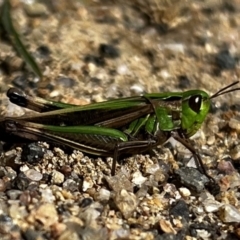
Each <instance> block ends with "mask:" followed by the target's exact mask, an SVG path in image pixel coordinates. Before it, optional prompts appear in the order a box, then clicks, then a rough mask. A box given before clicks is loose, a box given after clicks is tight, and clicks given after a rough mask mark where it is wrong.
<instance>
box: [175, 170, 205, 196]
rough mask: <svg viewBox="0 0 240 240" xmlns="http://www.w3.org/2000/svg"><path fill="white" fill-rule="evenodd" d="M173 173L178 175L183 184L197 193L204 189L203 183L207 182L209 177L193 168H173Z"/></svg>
mask: <svg viewBox="0 0 240 240" xmlns="http://www.w3.org/2000/svg"><path fill="white" fill-rule="evenodd" d="M175 173H176V175H178V176H179V178H180V181H181V183H182V184H183V185H185V186H187V187H188V188H190V189H192V190H194V191H196V192H198V193H200V192H201V191H202V190H203V189H204V187H205V184H206V183H208V182H209V179H208V178H207V177H206V176H205V175H203V174H201V173H200V172H199V171H198V170H197V169H195V168H189V167H182V168H179V169H177V170H175Z"/></svg>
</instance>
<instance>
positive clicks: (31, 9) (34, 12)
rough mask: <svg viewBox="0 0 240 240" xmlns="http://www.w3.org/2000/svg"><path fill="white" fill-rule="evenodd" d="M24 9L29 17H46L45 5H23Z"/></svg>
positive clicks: (35, 3) (33, 3)
mask: <svg viewBox="0 0 240 240" xmlns="http://www.w3.org/2000/svg"><path fill="white" fill-rule="evenodd" d="M24 9H25V11H26V13H27V14H28V15H29V16H30V17H41V16H46V15H48V9H47V7H46V5H45V4H42V3H37V2H34V1H33V2H32V3H30V4H25V5H24Z"/></svg>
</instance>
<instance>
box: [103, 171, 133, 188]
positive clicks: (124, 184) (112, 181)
mask: <svg viewBox="0 0 240 240" xmlns="http://www.w3.org/2000/svg"><path fill="white" fill-rule="evenodd" d="M105 179H106V181H107V183H108V185H109V187H110V188H111V189H112V190H113V191H114V192H119V191H121V190H122V189H125V190H126V191H129V192H133V184H132V183H131V182H130V181H129V179H128V177H127V176H126V174H125V173H124V172H122V171H119V172H118V173H117V175H115V176H112V177H108V176H106V177H105Z"/></svg>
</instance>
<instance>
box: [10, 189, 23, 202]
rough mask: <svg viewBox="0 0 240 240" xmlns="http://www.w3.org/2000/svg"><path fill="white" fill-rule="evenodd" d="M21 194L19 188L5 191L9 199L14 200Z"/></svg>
mask: <svg viewBox="0 0 240 240" xmlns="http://www.w3.org/2000/svg"><path fill="white" fill-rule="evenodd" d="M21 194H22V191H20V190H16V189H13V190H8V191H7V196H8V197H9V198H10V199H11V200H16V199H18V198H19V196H20V195H21Z"/></svg>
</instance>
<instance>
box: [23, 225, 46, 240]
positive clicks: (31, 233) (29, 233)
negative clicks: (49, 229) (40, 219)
mask: <svg viewBox="0 0 240 240" xmlns="http://www.w3.org/2000/svg"><path fill="white" fill-rule="evenodd" d="M23 236H24V239H26V240H31V239H37V240H44V237H43V235H42V232H38V231H36V230H34V229H31V228H28V229H27V230H26V231H24V232H23Z"/></svg>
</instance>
